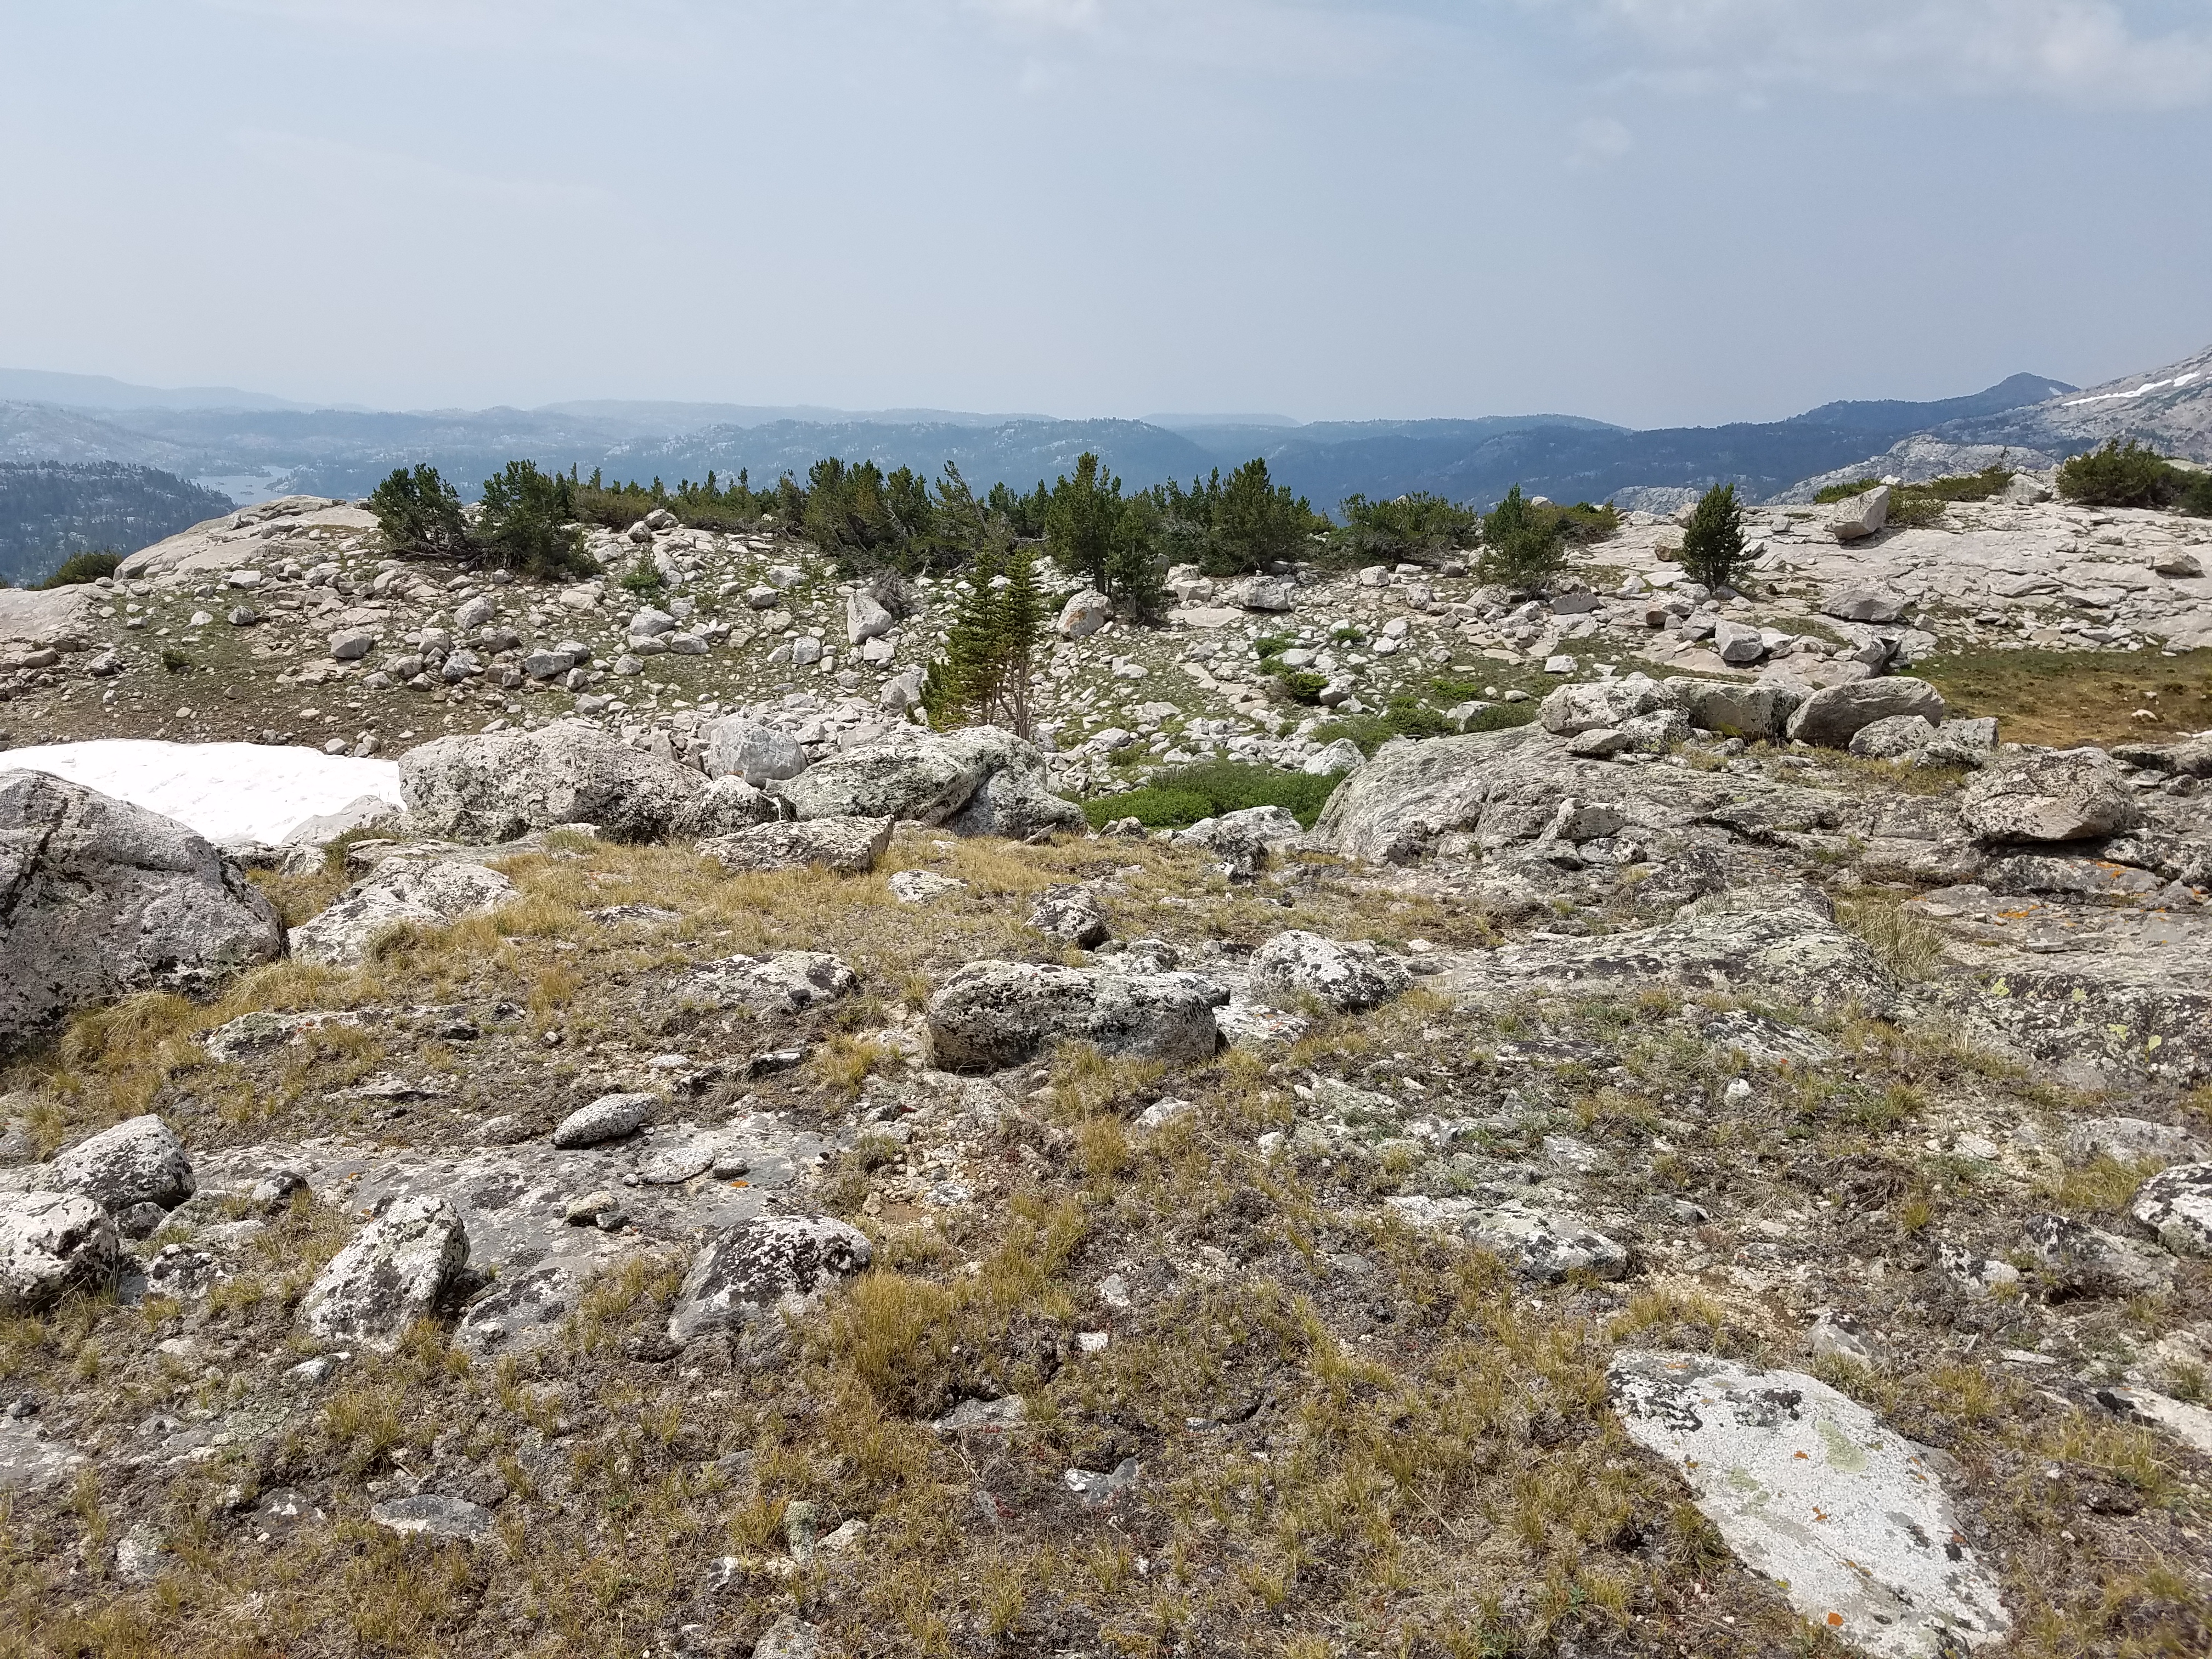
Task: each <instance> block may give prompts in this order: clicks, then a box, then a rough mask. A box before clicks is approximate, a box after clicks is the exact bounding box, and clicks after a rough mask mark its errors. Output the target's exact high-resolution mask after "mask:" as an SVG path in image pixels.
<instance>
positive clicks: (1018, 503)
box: [984, 478, 1052, 542]
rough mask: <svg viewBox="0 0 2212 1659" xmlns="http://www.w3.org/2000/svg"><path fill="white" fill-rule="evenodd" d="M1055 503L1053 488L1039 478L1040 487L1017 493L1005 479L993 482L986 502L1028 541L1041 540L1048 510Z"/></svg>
mask: <svg viewBox="0 0 2212 1659" xmlns="http://www.w3.org/2000/svg"><path fill="white" fill-rule="evenodd" d="M1051 503H1052V495H1051V492H1050V491H1048V489H1045V487H1044V481H1043V480H1042V478H1040V479H1039V480H1038V481H1037V487H1036V489H1033V490H1031V491H1030V493H1029V494H1028V495H1016V494H1014V492H1013V491H1012V490H1011V489H1007V488H1006V485H1005V484H1003V483H994V484H993V485H992V486H991V493H990V494H989V495H987V496H986V497H985V498H984V505H985V506H986V507H988V508H989V509H990V511H991V512H992V513H994V514H995V515H997V516H998V517H1000V518H1001V519H1004V520H1006V524H1007V526H1008V528H1010V529H1011V530H1012V532H1014V534H1015V535H1016V536H1017V537H1018V538H1020V539H1021V540H1023V541H1025V542H1036V541H1042V540H1043V539H1044V533H1045V510H1046V509H1047V507H1049V506H1050V505H1051Z"/></svg>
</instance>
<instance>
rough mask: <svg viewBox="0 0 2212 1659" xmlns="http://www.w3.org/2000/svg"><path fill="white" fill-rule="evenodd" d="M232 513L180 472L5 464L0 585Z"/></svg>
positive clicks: (0, 476) (106, 464)
mask: <svg viewBox="0 0 2212 1659" xmlns="http://www.w3.org/2000/svg"><path fill="white" fill-rule="evenodd" d="M229 509H230V501H229V499H228V497H227V496H222V495H216V493H215V492H214V491H213V490H211V489H201V488H200V487H199V486H198V485H197V484H195V483H188V482H186V481H185V479H183V478H179V477H176V476H175V475H174V474H173V473H168V472H162V471H156V470H155V468H153V467H150V466H133V465H128V464H126V463H123V462H118V461H93V462H86V463H81V464H79V465H64V464H60V463H56V462H43V463H34V464H33V465H12V464H9V463H4V462H0V580H4V581H6V582H8V583H10V584H12V585H15V586H21V585H23V584H25V583H28V582H34V581H38V580H41V579H43V578H44V577H46V576H48V575H50V574H52V572H53V570H54V568H56V567H57V566H58V565H59V564H60V563H61V562H62V561H63V560H64V559H65V558H67V557H68V556H70V554H72V553H84V552H90V551H93V550H97V549H101V548H109V549H112V550H115V551H116V552H118V553H131V552H135V551H137V550H138V549H139V548H142V547H147V546H150V545H151V544H154V543H155V542H158V541H160V540H161V539H162V538H164V537H166V536H173V535H175V534H176V533H177V532H179V530H185V529H189V528H190V527H191V526H193V525H196V524H198V523H200V522H202V521H203V520H207V519H212V518H215V517H216V516H217V515H218V514H220V513H226V512H228V511H229Z"/></svg>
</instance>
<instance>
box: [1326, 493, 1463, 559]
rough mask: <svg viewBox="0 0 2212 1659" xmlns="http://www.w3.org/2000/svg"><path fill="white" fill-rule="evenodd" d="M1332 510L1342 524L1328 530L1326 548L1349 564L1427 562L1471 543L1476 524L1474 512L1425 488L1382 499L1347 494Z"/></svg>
mask: <svg viewBox="0 0 2212 1659" xmlns="http://www.w3.org/2000/svg"><path fill="white" fill-rule="evenodd" d="M1337 511H1338V512H1340V513H1342V514H1343V515H1344V526H1343V528H1342V529H1340V530H1337V531H1334V532H1331V534H1330V536H1329V546H1330V549H1331V550H1333V551H1334V552H1335V553H1337V554H1339V555H1340V556H1343V557H1344V558H1346V559H1347V560H1349V561H1350V562H1352V563H1355V564H1372V563H1374V562H1376V561H1377V560H1380V561H1382V562H1384V563H1388V564H1395V563H1399V562H1405V563H1408V564H1433V563H1435V562H1437V561H1438V560H1439V559H1441V558H1443V556H1444V555H1446V554H1447V553H1451V552H1455V551H1457V550H1460V549H1462V548H1469V547H1473V546H1474V544H1475V538H1476V537H1477V536H1478V535H1479V534H1480V531H1481V527H1482V518H1481V515H1480V513H1475V512H1474V511H1473V510H1472V509H1471V508H1468V507H1462V506H1461V505H1460V504H1459V503H1458V502H1456V501H1447V500H1445V499H1444V498H1443V496H1442V495H1431V494H1429V492H1428V491H1426V490H1425V489H1417V490H1415V491H1413V493H1412V494H1411V495H1401V496H1398V497H1397V498H1396V499H1395V500H1394V501H1369V500H1368V499H1367V497H1366V496H1364V495H1347V496H1346V497H1345V499H1344V500H1343V501H1341V502H1340V503H1339V504H1338V507H1337Z"/></svg>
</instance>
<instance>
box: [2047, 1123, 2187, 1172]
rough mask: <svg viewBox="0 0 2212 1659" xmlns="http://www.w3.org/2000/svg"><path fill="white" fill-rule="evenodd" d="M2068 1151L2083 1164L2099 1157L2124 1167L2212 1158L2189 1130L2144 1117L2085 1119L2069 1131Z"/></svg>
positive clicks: (2067, 1134)
mask: <svg viewBox="0 0 2212 1659" xmlns="http://www.w3.org/2000/svg"><path fill="white" fill-rule="evenodd" d="M2066 1151H2067V1153H2068V1155H2069V1157H2071V1158H2075V1159H2077V1160H2079V1161H2080V1162H2081V1163H2084V1164H2086V1163H2087V1162H2088V1161H2089V1160H2090V1159H2092V1158H2100V1157H2102V1158H2117V1159H2118V1160H2119V1162H2121V1163H2123V1164H2140V1163H2142V1162H2144V1161H2146V1160H2148V1159H2151V1158H2155V1159H2157V1160H2158V1161H2159V1162H2160V1163H2161V1164H2202V1163H2203V1162H2204V1161H2205V1160H2206V1159H2207V1158H2212V1148H2208V1147H2206V1146H2205V1144H2204V1143H2203V1141H2202V1140H2200V1139H2197V1137H2196V1136H2195V1135H2193V1134H2191V1133H2190V1132H2189V1131H2188V1130H2186V1129H2182V1128H2177V1127H2175V1126H2174V1125H2172V1124H2171V1123H2154V1122H2153V1121H2150V1120H2149V1119H2148V1118H2141V1117H2092V1118H2085V1119H2083V1120H2082V1121H2080V1122H2078V1123H2075V1124H2072V1125H2070V1126H2069V1127H2068V1128H2067V1131H2066Z"/></svg>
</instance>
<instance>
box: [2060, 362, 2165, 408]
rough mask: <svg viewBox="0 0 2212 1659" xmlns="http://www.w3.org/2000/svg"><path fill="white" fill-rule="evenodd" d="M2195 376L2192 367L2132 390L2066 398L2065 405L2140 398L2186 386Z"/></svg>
mask: <svg viewBox="0 0 2212 1659" xmlns="http://www.w3.org/2000/svg"><path fill="white" fill-rule="evenodd" d="M2196 378H2197V371H2196V370H2195V369H2193V368H2192V369H2191V370H2190V371H2189V372H2188V373H2187V374H2177V375H2175V376H2174V377H2173V378H2172V380H2145V381H2144V382H2143V383H2142V385H2141V386H2137V387H2136V389H2135V390H2134V391H2133V392H2095V393H2093V394H2092V395H2091V396H2089V397H2087V398H2068V399H2067V400H2066V405H2065V406H2066V407H2067V408H2069V409H2079V408H2081V405H2082V404H2109V403H2113V402H2116V401H2118V400H2119V399H2122V398H2140V397H2142V396H2143V395H2145V394H2146V393H2148V392H2164V391H2166V390H2167V389H2168V388H2170V387H2172V386H2187V385H2188V384H2189V383H2190V382H2191V380H2195V379H2196Z"/></svg>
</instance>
